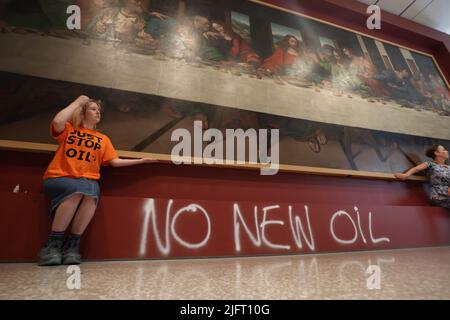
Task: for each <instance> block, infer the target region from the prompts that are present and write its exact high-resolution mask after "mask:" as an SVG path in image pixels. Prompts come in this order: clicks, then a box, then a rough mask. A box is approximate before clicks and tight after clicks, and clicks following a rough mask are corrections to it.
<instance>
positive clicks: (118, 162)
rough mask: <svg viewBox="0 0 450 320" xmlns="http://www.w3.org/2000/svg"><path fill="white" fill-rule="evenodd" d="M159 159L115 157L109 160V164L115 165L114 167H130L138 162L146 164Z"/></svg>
mask: <svg viewBox="0 0 450 320" xmlns="http://www.w3.org/2000/svg"><path fill="white" fill-rule="evenodd" d="M156 162H158V160H155V159H151V158H143V159H119V158H117V159H113V160H110V161H109V164H110V165H111V166H113V167H114V168H118V167H129V166H135V165H138V164H144V163H156Z"/></svg>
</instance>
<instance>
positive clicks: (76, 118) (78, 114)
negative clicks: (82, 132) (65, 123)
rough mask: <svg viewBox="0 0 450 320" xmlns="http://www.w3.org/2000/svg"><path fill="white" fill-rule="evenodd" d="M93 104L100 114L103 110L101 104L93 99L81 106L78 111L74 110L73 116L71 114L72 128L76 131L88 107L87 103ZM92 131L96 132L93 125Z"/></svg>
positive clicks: (95, 127)
mask: <svg viewBox="0 0 450 320" xmlns="http://www.w3.org/2000/svg"><path fill="white" fill-rule="evenodd" d="M91 102H94V103H95V104H96V105H97V106H98V108H99V109H100V112H102V110H103V103H102V101H101V100H95V99H90V100H89V101H88V102H87V103H86V104H84V105H83V106H81V107H79V108H78V109H76V110H75V111H74V112H73V114H72V126H73V127H74V128H75V129H78V128H79V127H80V125H81V123H82V121H83V117H84V115H85V114H86V110H87V106H88V105H89V103H91ZM94 130H97V126H96V125H94Z"/></svg>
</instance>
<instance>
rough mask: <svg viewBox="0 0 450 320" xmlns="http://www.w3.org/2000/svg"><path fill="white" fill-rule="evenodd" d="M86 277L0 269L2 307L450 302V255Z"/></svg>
mask: <svg viewBox="0 0 450 320" xmlns="http://www.w3.org/2000/svg"><path fill="white" fill-rule="evenodd" d="M80 271H81V273H80V276H79V277H77V270H76V269H75V271H74V270H68V269H67V267H66V266H58V267H38V266H36V265H35V264H29V263H14V264H13V263H0V299H162V300H166V299H171V300H172V299H196V300H197V299H199V300H203V299H218V300H222V299H227V300H228V299H233V300H234V299H263V300H265V299H275V300H277V299H289V300H291V299H295V300H297V299H450V247H439V248H420V249H404V250H389V251H370V252H353V253H339V254H319V255H298V256H275V257H273V256H272V257H251V258H227V259H195V260H193V259H183V260H164V261H161V260H159V261H119V262H117V261H114V262H85V263H83V264H82V265H81V266H80ZM77 284H80V289H77V288H76V285H77ZM74 287H75V288H74Z"/></svg>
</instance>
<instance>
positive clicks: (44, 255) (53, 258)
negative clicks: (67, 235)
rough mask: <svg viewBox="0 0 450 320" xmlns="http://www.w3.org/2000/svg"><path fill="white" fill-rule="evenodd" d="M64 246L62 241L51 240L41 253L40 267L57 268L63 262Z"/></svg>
mask: <svg viewBox="0 0 450 320" xmlns="http://www.w3.org/2000/svg"><path fill="white" fill-rule="evenodd" d="M62 246H63V240H62V239H49V240H48V241H47V243H46V244H45V246H44V247H43V248H42V249H41V251H40V252H39V263H38V265H40V266H56V265H60V264H61V261H62V255H61V248H62Z"/></svg>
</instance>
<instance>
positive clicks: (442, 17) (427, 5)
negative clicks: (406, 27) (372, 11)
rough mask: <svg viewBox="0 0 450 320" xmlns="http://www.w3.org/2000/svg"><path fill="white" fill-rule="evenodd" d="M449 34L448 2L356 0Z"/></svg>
mask: <svg viewBox="0 0 450 320" xmlns="http://www.w3.org/2000/svg"><path fill="white" fill-rule="evenodd" d="M357 1H359V2H362V3H365V4H368V5H370V4H376V5H378V6H379V7H380V8H381V10H384V11H388V12H390V13H393V14H396V15H399V16H402V17H404V18H407V19H409V20H412V21H414V22H417V23H420V24H423V25H426V26H428V27H430V28H433V29H436V30H439V31H442V32H445V33H447V34H450V17H449V15H450V0H357Z"/></svg>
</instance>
